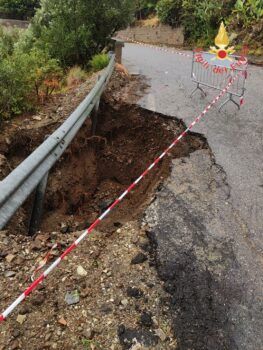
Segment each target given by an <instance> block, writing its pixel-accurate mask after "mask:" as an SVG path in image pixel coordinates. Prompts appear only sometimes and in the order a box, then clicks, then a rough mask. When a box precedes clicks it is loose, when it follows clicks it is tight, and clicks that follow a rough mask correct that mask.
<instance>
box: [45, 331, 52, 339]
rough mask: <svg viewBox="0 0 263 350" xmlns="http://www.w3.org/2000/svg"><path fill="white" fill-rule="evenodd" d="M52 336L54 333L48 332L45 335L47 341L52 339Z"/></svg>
mask: <svg viewBox="0 0 263 350" xmlns="http://www.w3.org/2000/svg"><path fill="white" fill-rule="evenodd" d="M51 337H52V333H47V334H46V335H45V341H49V340H50V339H51Z"/></svg>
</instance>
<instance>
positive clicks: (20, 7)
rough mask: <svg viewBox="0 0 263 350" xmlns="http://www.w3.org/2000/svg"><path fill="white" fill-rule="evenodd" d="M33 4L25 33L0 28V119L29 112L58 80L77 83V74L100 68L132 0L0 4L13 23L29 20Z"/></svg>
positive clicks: (0, 0)
mask: <svg viewBox="0 0 263 350" xmlns="http://www.w3.org/2000/svg"><path fill="white" fill-rule="evenodd" d="M38 5H39V8H38V9H37V10H36V13H35V16H34V17H33V19H32V21H31V25H30V26H29V28H28V29H27V30H25V31H18V30H4V29H0V58H1V61H0V118H9V117H11V116H13V115H15V114H19V113H22V112H24V111H29V110H32V109H34V107H35V106H36V105H37V104H39V103H41V102H43V101H45V99H47V98H48V97H49V96H50V95H51V94H52V93H53V92H54V91H56V90H59V89H60V88H61V81H62V80H64V81H67V82H68V83H69V85H70V86H74V85H75V84H77V83H78V82H81V81H83V79H85V75H86V73H85V71H84V70H83V69H89V68H90V69H94V70H98V69H102V68H104V67H105V66H106V65H107V64H108V61H109V59H108V55H107V54H101V52H102V51H103V49H104V48H105V47H106V46H107V45H108V43H109V41H110V39H111V37H112V35H113V34H114V32H115V31H116V30H118V29H120V28H122V27H125V26H126V25H127V24H128V23H129V22H130V20H131V19H132V17H133V15H134V0H107V1H104V0H89V1H86V0H72V1H71V0H70V1H65V0H56V1H54V0H40V1H37V0H0V9H1V11H5V13H9V14H10V15H12V16H13V17H15V18H23V19H24V18H28V17H30V16H32V15H33V14H34V11H35V8H36V7H37V6H38ZM71 67H74V68H73V69H72V70H71V69H70V68H71ZM68 71H69V73H68V74H69V75H68V77H67V78H66V75H67V72H68ZM63 77H64V79H63Z"/></svg>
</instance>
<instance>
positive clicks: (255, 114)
mask: <svg viewBox="0 0 263 350" xmlns="http://www.w3.org/2000/svg"><path fill="white" fill-rule="evenodd" d="M123 63H124V64H125V65H126V66H127V68H128V69H129V70H130V71H131V72H132V73H140V74H142V75H144V76H145V77H146V79H147V80H148V83H149V86H150V87H149V89H148V91H147V92H146V94H145V95H144V97H143V98H142V99H141V100H140V101H139V104H140V105H141V106H143V107H145V108H147V109H150V110H153V111H157V112H159V113H163V114H165V115H169V116H172V117H176V118H180V119H182V120H183V121H184V122H185V123H186V124H189V123H190V122H191V121H192V120H193V119H194V117H195V116H196V115H198V114H199V113H200V112H201V111H202V110H203V109H204V107H205V106H206V105H207V104H208V103H209V102H210V101H212V99H213V97H214V96H215V95H216V94H217V92H216V91H214V90H211V89H206V91H207V92H208V95H207V96H206V97H205V98H204V97H202V96H201V95H200V93H199V92H198V93H197V94H196V95H195V96H194V97H192V98H191V97H190V93H191V91H192V89H193V88H194V85H193V83H192V82H191V79H190V75H191V59H189V58H185V57H182V56H179V55H175V54H173V53H172V52H168V53H167V52H162V51H159V50H157V49H154V48H150V47H142V46H139V45H135V44H126V46H125V49H124V54H123ZM262 98H263V69H262V68H260V67H255V66H250V67H249V76H248V81H247V92H246V96H245V104H244V106H243V107H242V109H241V110H240V111H238V110H237V109H236V107H235V106H234V105H232V104H230V103H229V104H228V105H227V106H226V107H225V108H224V109H223V111H222V112H219V111H218V109H217V108H213V109H211V110H210V111H209V113H208V114H207V116H206V117H205V119H204V120H202V121H201V122H200V124H199V125H197V126H195V128H194V129H193V131H194V132H198V133H201V134H203V135H204V136H205V138H206V139H207V142H208V145H209V147H210V150H211V151H210V152H209V151H206V150H202V151H198V152H195V153H194V154H193V155H191V156H190V157H189V158H187V159H183V160H176V161H174V164H173V167H172V174H171V177H170V179H168V180H167V182H166V183H165V184H164V186H163V188H162V189H161V190H160V192H159V193H158V195H157V197H156V200H155V201H154V202H153V203H152V205H151V206H150V208H149V209H148V210H147V214H146V222H147V224H149V225H150V228H151V232H150V236H151V238H152V241H153V243H154V246H155V247H156V249H155V258H156V266H157V268H158V271H159V273H160V276H161V277H162V278H163V279H164V280H165V285H166V288H167V290H168V291H169V292H170V293H171V301H170V310H171V317H173V320H174V331H175V333H176V335H177V337H178V344H179V349H182V350H199V349H200V350H205V349H208V350H217V349H218V350H219V349H220V350H221V349H222V350H223V349H227V350H232V349H238V350H241V349H242V350H262V349H263V335H262V329H263V316H262V311H263V279H262V277H263V272H262V271H263V256H262V252H263V239H262V233H263V105H262Z"/></svg>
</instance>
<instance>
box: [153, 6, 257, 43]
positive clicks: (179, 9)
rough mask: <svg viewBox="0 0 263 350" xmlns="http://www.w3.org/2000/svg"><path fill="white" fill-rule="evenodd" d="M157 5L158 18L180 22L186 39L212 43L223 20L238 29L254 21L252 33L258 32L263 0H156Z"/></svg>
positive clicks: (165, 21)
mask: <svg viewBox="0 0 263 350" xmlns="http://www.w3.org/2000/svg"><path fill="white" fill-rule="evenodd" d="M156 9H157V14H158V17H159V19H160V20H161V22H163V23H167V24H169V25H171V26H177V25H180V24H181V25H183V26H184V30H185V38H186V40H187V41H188V42H190V43H193V44H200V43H201V44H202V45H210V44H211V42H212V41H213V39H214V37H215V35H216V33H217V31H218V28H219V24H220V22H221V21H222V20H224V21H225V23H226V24H227V25H228V26H229V27H230V28H231V29H236V30H237V31H238V32H239V33H240V32H242V31H244V29H248V28H251V27H252V26H253V25H255V24H257V26H256V27H255V28H253V33H254V32H255V31H258V32H260V28H261V27H260V26H258V24H260V21H262V20H263V1H262V0H246V1H243V0H224V1H218V0H200V1H196V0H159V2H158V4H157V7H156ZM257 27H259V28H257ZM257 36H258V38H260V34H258V35H257ZM259 40H260V39H259Z"/></svg>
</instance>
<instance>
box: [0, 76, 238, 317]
mask: <svg viewBox="0 0 263 350" xmlns="http://www.w3.org/2000/svg"><path fill="white" fill-rule="evenodd" d="M236 79H238V74H237V75H236V76H235V77H233V78H230V81H229V83H228V84H227V86H226V87H225V88H224V89H222V91H221V92H220V93H219V95H217V96H216V97H215V98H214V99H213V101H212V102H211V103H209V105H208V106H207V107H206V108H205V109H204V110H203V112H201V113H200V114H199V115H198V116H197V117H196V118H195V120H194V121H193V122H192V123H191V124H190V125H189V126H188V128H187V129H186V130H185V131H183V132H182V133H181V135H180V136H178V137H177V138H176V139H175V140H174V141H173V142H172V143H171V144H170V146H169V147H168V148H166V150H165V151H164V152H163V153H162V154H161V155H160V156H159V157H158V158H156V159H155V161H154V162H153V163H152V164H151V165H150V166H149V167H148V168H147V169H146V170H145V171H144V172H143V173H142V174H141V175H140V176H139V177H138V178H137V179H136V180H135V181H134V182H133V183H132V184H131V185H130V186H129V187H128V188H127V189H126V190H125V191H124V192H123V193H122V194H121V195H120V197H119V198H117V199H116V200H115V202H114V203H112V204H111V206H110V207H109V208H108V209H107V210H106V211H105V212H104V213H103V214H102V215H101V216H100V217H99V218H98V219H97V220H96V221H94V223H93V224H92V225H91V226H90V227H89V228H88V229H87V230H85V231H84V232H83V233H82V235H81V236H80V237H79V238H78V239H77V240H76V241H75V242H74V243H72V244H71V246H69V247H68V248H67V249H66V250H65V251H64V253H63V254H62V255H61V256H60V257H59V258H58V259H56V260H55V261H54V262H53V263H52V264H51V265H50V266H49V267H48V268H47V269H46V270H45V271H44V272H43V273H42V274H41V275H40V276H39V277H38V278H37V279H36V280H35V281H34V282H33V283H32V284H31V285H30V286H29V287H28V288H27V289H26V290H25V291H24V292H23V293H22V294H21V295H20V296H19V297H18V298H17V299H16V300H15V301H14V302H13V303H12V304H11V305H10V306H9V307H8V308H7V309H6V310H5V311H4V312H3V313H2V314H1V315H0V323H2V322H3V321H4V320H5V319H6V318H7V317H8V315H9V314H10V313H11V312H13V311H14V309H15V308H16V307H17V306H18V305H19V304H20V303H21V302H22V301H23V300H24V299H25V298H26V297H28V296H29V295H30V294H31V292H32V291H33V290H34V289H35V288H36V287H37V286H38V285H39V284H40V283H41V282H43V280H44V279H45V278H47V276H48V275H49V274H50V273H51V272H52V271H53V270H54V269H55V268H56V267H57V266H58V265H59V264H60V263H61V262H62V261H63V260H64V258H65V257H66V256H67V255H69V254H70V253H71V251H72V250H74V249H75V248H77V246H78V245H79V244H80V243H81V242H82V241H83V240H84V239H85V238H86V237H87V235H89V234H90V233H91V232H92V231H93V230H94V229H95V227H97V226H98V224H99V223H100V222H101V221H102V220H103V219H105V217H106V216H107V215H108V214H109V213H110V212H111V211H112V210H113V208H115V207H116V206H117V205H118V204H119V203H120V202H121V201H122V200H123V199H124V198H125V197H126V196H127V195H128V193H130V192H131V191H132V189H133V188H134V187H135V186H136V185H138V183H139V182H140V181H141V180H142V179H143V178H144V177H145V176H146V175H147V174H148V173H149V172H150V171H151V170H152V169H153V168H154V167H155V166H156V165H157V164H158V163H159V162H160V161H161V160H162V159H163V158H164V156H165V155H167V153H168V152H169V151H170V150H171V149H172V148H173V147H174V146H175V145H176V144H177V143H178V142H179V141H180V140H181V139H182V138H183V137H184V136H185V135H186V134H187V133H188V132H189V131H190V130H191V129H192V128H193V126H194V125H195V124H196V123H198V122H199V121H200V119H201V118H202V117H204V116H205V114H206V113H207V112H208V111H209V110H210V109H211V107H212V106H214V105H215V104H216V102H217V101H218V100H219V99H220V98H221V97H222V96H223V95H225V94H226V93H227V92H228V90H229V89H230V87H231V86H232V84H233V83H234V82H235V80H236Z"/></svg>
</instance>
